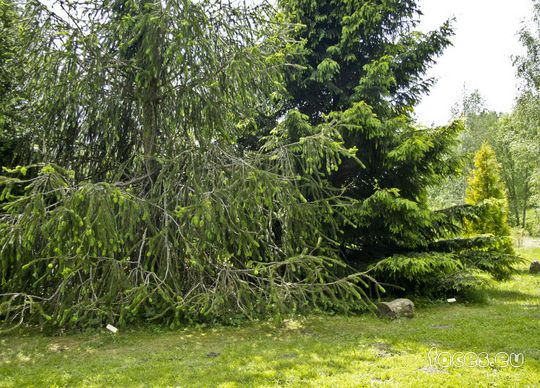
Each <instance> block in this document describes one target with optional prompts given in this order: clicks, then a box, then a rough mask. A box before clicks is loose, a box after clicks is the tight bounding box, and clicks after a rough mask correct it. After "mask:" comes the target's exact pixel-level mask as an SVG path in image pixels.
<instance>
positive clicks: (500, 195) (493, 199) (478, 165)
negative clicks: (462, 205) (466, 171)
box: [465, 143, 510, 236]
mask: <svg viewBox="0 0 540 388" xmlns="http://www.w3.org/2000/svg"><path fill="white" fill-rule="evenodd" d="M500 174H501V168H500V165H499V163H498V162H497V158H496V155H495V151H494V150H493V148H492V147H491V146H490V145H488V144H487V143H484V144H483V145H482V146H481V147H480V150H479V151H478V152H477V153H476V156H475V158H474V169H473V170H472V172H471V175H470V177H469V181H468V183H469V186H468V187H467V191H466V194H465V202H466V203H467V204H469V205H479V204H482V203H483V202H487V203H488V206H486V210H485V211H484V212H483V213H482V214H481V215H480V217H479V218H478V219H477V220H475V221H474V222H472V223H470V232H472V233H474V234H478V233H479V234H487V233H492V234H494V235H496V236H508V235H510V227H509V226H508V215H507V212H508V210H507V209H508V202H507V198H506V190H505V186H504V182H503V181H502V179H501V175H500Z"/></svg>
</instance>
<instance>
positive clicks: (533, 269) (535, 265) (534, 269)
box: [529, 260, 540, 274]
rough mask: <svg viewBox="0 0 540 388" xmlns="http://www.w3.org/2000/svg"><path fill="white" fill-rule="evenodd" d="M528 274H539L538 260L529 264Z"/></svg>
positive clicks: (539, 264) (539, 265)
mask: <svg viewBox="0 0 540 388" xmlns="http://www.w3.org/2000/svg"><path fill="white" fill-rule="evenodd" d="M529 272H530V273H533V274H535V273H539V272H540V263H539V262H538V260H535V261H533V262H532V263H531V266H530V268H529Z"/></svg>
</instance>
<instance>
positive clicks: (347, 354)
mask: <svg viewBox="0 0 540 388" xmlns="http://www.w3.org/2000/svg"><path fill="white" fill-rule="evenodd" d="M521 252H522V253H523V254H524V256H526V257H527V258H528V263H527V264H526V265H523V266H522V267H521V268H520V273H519V274H518V275H516V276H515V277H514V279H513V280H512V281H509V282H505V283H499V284H498V285H497V286H496V288H494V289H493V290H491V291H490V292H489V299H488V301H487V303H485V304H461V303H459V300H458V303H456V304H448V303H441V304H438V305H437V304H435V305H430V306H426V307H420V308H418V310H417V315H416V317H415V318H413V319H400V320H395V321H385V320H380V319H378V318H376V317H374V316H370V315H364V316H358V317H327V316H315V317H309V318H298V319H296V320H288V321H285V322H284V323H280V324H273V323H269V322H266V323H252V324H248V325H245V326H242V327H240V328H235V327H217V328H189V329H185V330H180V331H165V330H161V331H160V330H157V329H146V330H136V331H135V330H131V331H121V332H120V333H119V334H116V335H113V334H111V333H109V332H106V331H102V332H99V333H94V334H78V335H65V336H59V337H47V336H43V335H36V334H31V335H30V334H26V335H21V334H13V333H12V334H9V335H5V336H3V337H0V386H1V387H20V386H38V387H42V386H85V387H86V386H189V387H193V386H223V387H234V386H276V385H292V386H301V385H302V386H304V385H312V386H328V387H330V386H331V387H337V386H343V387H348V386H370V385H371V386H379V385H387V386H415V387H419V386H420V387H421V386H453V387H455V386H461V387H466V386H504V387H513V386H531V387H533V386H540V275H536V276H532V275H529V274H528V265H529V262H530V261H531V260H532V259H533V258H540V248H530V249H524V250H522V251H521ZM435 348H436V349H437V352H439V353H441V352H450V354H456V353H459V352H462V353H465V352H476V353H481V352H486V353H488V356H489V357H490V359H491V360H493V359H494V358H495V356H496V355H497V353H499V352H506V353H516V354H518V353H523V355H524V358H525V361H524V363H523V365H522V366H521V367H512V366H507V367H505V366H504V363H500V362H495V363H494V365H492V366H487V365H485V364H482V365H480V366H476V367H464V366H463V367H460V366H459V365H455V366H450V367H445V365H440V364H441V362H439V365H437V364H430V359H429V355H430V354H433V353H430V350H431V351H432V352H433V351H434V349H435ZM480 357H485V354H484V355H480ZM499 360H500V359H499Z"/></svg>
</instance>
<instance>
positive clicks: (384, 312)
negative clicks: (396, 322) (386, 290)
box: [377, 298, 414, 318]
mask: <svg viewBox="0 0 540 388" xmlns="http://www.w3.org/2000/svg"><path fill="white" fill-rule="evenodd" d="M377 312H378V313H379V315H380V316H383V317H388V318H398V317H408V318H412V317H413V316H414V303H413V302H412V301H411V300H409V299H405V298H400V299H395V300H393V301H391V302H380V303H379V304H377Z"/></svg>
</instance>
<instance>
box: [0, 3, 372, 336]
mask: <svg viewBox="0 0 540 388" xmlns="http://www.w3.org/2000/svg"><path fill="white" fill-rule="evenodd" d="M18 10H19V12H20V18H19V19H18V20H19V21H18V28H19V30H20V31H21V41H20V46H19V50H20V51H18V52H16V54H15V55H14V56H15V57H17V58H19V61H20V62H21V69H22V71H23V72H25V74H24V75H25V77H24V83H23V84H22V85H21V89H22V90H23V91H24V92H25V93H26V94H27V96H28V97H27V99H26V101H25V105H26V111H27V112H26V114H27V115H28V117H29V118H30V120H31V121H32V123H33V125H32V127H31V129H29V130H28V135H29V139H30V144H31V145H32V146H33V147H34V148H35V149H36V150H37V151H36V153H35V154H34V155H33V158H34V159H37V160H36V163H34V164H31V165H29V166H25V167H21V166H19V167H16V168H14V169H5V170H6V172H7V174H6V175H5V176H3V177H2V178H0V179H1V180H0V186H1V187H2V197H1V200H0V201H3V202H2V213H1V215H0V254H1V256H0V257H1V269H2V270H1V278H0V281H1V283H0V318H1V319H2V320H3V321H4V322H5V323H6V324H10V325H13V324H20V323H40V324H48V325H51V326H56V327H69V326H73V327H86V326H94V325H99V324H102V323H104V322H111V323H114V324H118V325H123V324H126V323H129V322H133V321H137V320H148V321H156V322H161V323H166V324H170V325H172V326H174V325H180V324H182V323H185V322H216V321H220V322H229V323H230V322H234V321H236V320H238V319H244V318H257V317H259V316H268V315H272V316H281V315H282V314H286V313H291V312H301V311H307V310H313V309H321V310H331V311H351V310H359V309H364V308H366V307H369V306H370V302H369V299H368V297H367V295H366V289H367V287H368V282H369V283H371V281H372V279H371V278H370V277H369V276H368V275H367V274H362V273H356V272H354V271H352V270H351V269H350V268H349V267H348V266H347V265H346V264H345V263H344V261H342V260H341V259H340V258H339V252H338V249H337V244H336V241H337V240H338V236H339V234H340V225H341V224H344V223H346V222H347V219H348V218H349V217H350V214H351V213H352V209H353V208H354V206H355V201H354V200H352V199H349V198H347V197H345V196H344V192H343V190H341V189H335V188H333V187H332V185H331V184H330V182H329V180H328V176H329V174H330V173H331V172H333V171H336V170H337V168H338V166H339V164H340V163H341V161H342V160H344V159H349V158H351V159H354V150H353V149H351V150H349V149H347V148H345V147H344V146H343V141H342V138H341V135H340V128H341V127H342V126H344V125H346V123H347V120H351V119H352V118H354V117H356V116H358V115H359V112H358V110H357V109H355V108H351V110H348V111H345V112H343V113H340V114H335V115H332V116H328V117H326V118H325V119H324V120H322V121H321V122H320V123H319V124H318V125H316V126H312V125H311V124H310V123H309V122H308V121H307V118H306V116H304V115H302V114H301V113H300V112H298V111H294V110H293V111H291V112H289V113H288V114H286V115H285V116H284V118H283V120H282V122H281V123H280V124H278V125H277V126H275V128H273V130H272V131H271V133H269V135H268V136H267V137H266V138H265V139H263V140H262V141H261V147H260V148H259V149H256V150H252V151H247V150H244V149H242V148H240V147H238V144H237V143H238V138H239V137H241V136H244V135H245V133H246V131H248V130H249V128H250V126H251V125H252V124H251V123H252V121H253V118H254V117H257V116H258V115H261V114H263V113H264V112H266V111H268V109H271V107H272V105H271V103H270V101H271V98H272V94H273V93H275V92H276V90H277V91H278V92H279V91H280V90H281V89H282V87H281V79H282V68H283V66H285V65H286V64H285V62H284V59H285V55H284V52H287V50H290V49H293V48H294V46H295V43H294V42H293V41H292V40H291V39H290V38H289V37H288V34H287V31H288V28H287V26H286V25H282V24H276V23H275V22H273V20H275V19H276V16H274V14H273V11H272V9H271V8H269V7H267V6H261V7H254V8H249V7H248V8H246V7H238V6H235V5H232V4H228V3H226V2H221V1H219V2H218V1H216V2H214V1H197V2H192V1H189V0H182V1H151V0H141V1H126V0H113V1H105V2H103V3H95V2H78V1H77V2H63V1H61V2H54V4H53V6H52V7H50V4H48V3H47V4H46V3H41V2H39V1H22V2H21V3H20V5H19V8H18ZM293 134H294V136H293Z"/></svg>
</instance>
